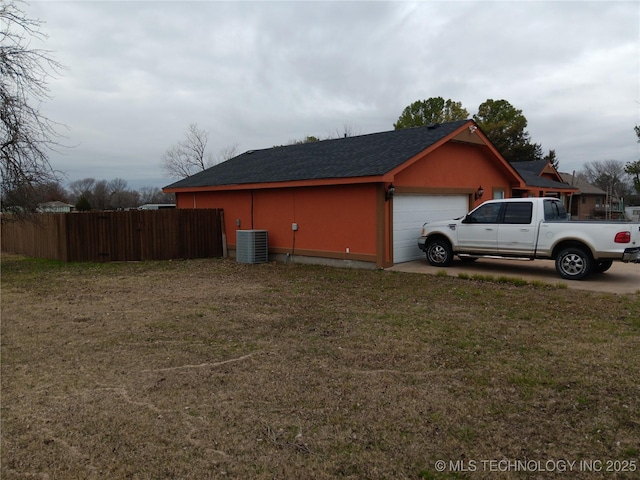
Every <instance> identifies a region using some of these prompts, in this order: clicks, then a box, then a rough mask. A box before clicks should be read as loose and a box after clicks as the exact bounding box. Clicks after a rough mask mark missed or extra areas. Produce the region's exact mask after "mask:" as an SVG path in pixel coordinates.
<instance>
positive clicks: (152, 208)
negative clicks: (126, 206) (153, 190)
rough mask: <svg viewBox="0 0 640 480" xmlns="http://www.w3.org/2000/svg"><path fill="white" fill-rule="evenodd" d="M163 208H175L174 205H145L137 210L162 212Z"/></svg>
mask: <svg viewBox="0 0 640 480" xmlns="http://www.w3.org/2000/svg"><path fill="white" fill-rule="evenodd" d="M165 208H176V204H175V203H145V204H144V205H140V206H139V207H138V210H162V209H165Z"/></svg>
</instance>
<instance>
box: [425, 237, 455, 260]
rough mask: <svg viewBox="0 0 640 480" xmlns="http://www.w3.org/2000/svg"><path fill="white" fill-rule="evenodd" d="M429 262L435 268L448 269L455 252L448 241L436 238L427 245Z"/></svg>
mask: <svg viewBox="0 0 640 480" xmlns="http://www.w3.org/2000/svg"><path fill="white" fill-rule="evenodd" d="M425 253H426V254H427V261H428V262H429V263H430V264H431V265H433V266H434V267H448V266H449V265H451V261H452V260H453V251H452V250H451V245H450V244H449V242H448V241H447V240H444V239H441V238H434V239H432V240H429V241H428V243H427V250H426V252H425Z"/></svg>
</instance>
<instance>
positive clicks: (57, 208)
mask: <svg viewBox="0 0 640 480" xmlns="http://www.w3.org/2000/svg"><path fill="white" fill-rule="evenodd" d="M74 208H75V207H74V206H73V205H70V204H68V203H64V202H58V201H55V202H44V203H40V204H38V208H37V211H38V212H39V213H69V212H71V211H73V209H74Z"/></svg>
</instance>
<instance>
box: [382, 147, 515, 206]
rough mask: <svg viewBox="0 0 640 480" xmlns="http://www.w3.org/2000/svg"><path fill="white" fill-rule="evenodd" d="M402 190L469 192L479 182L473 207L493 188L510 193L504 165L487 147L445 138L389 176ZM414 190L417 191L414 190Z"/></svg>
mask: <svg viewBox="0 0 640 480" xmlns="http://www.w3.org/2000/svg"><path fill="white" fill-rule="evenodd" d="M393 182H394V185H395V186H396V188H398V187H401V188H402V190H406V189H407V188H408V189H410V190H411V189H413V190H414V191H415V188H421V189H423V190H424V193H467V194H470V195H471V194H473V193H474V192H475V191H476V190H477V189H478V187H480V186H482V187H483V189H484V195H483V197H482V199H478V200H475V198H474V196H473V195H471V202H472V205H470V207H475V206H477V205H479V204H480V203H482V202H483V201H486V200H489V199H491V198H492V195H493V192H495V191H498V190H503V191H504V193H505V197H510V196H511V183H510V179H509V177H508V176H507V173H506V172H505V169H504V168H503V167H501V166H500V165H499V164H498V161H497V159H496V158H495V157H494V156H493V155H492V154H491V153H490V152H489V150H487V149H485V148H483V147H479V146H476V145H469V144H462V143H453V142H449V143H446V144H445V145H442V146H441V147H440V148H438V149H437V150H435V151H433V152H431V153H430V154H429V155H428V156H427V157H425V158H424V159H423V160H420V161H418V162H416V163H414V164H412V165H411V166H409V167H407V168H406V169H404V170H402V171H401V172H399V173H398V174H397V175H396V177H395V178H394V180H393ZM416 193H418V192H417V191H416Z"/></svg>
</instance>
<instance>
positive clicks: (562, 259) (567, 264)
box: [556, 247, 593, 280]
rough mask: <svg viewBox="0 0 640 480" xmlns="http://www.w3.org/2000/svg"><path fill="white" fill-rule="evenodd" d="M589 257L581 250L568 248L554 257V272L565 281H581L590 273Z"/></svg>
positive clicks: (590, 262)
mask: <svg viewBox="0 0 640 480" xmlns="http://www.w3.org/2000/svg"><path fill="white" fill-rule="evenodd" d="M592 268H593V260H591V255H589V254H588V253H587V252H585V251H584V250H583V249H581V248H577V247H569V248H565V249H564V250H562V251H561V252H560V253H559V254H558V256H557V257H556V271H557V272H558V274H559V275H560V276H561V277H562V278H565V279H567V280H582V279H584V278H585V277H586V276H587V275H589V274H590V273H591V269H592Z"/></svg>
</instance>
